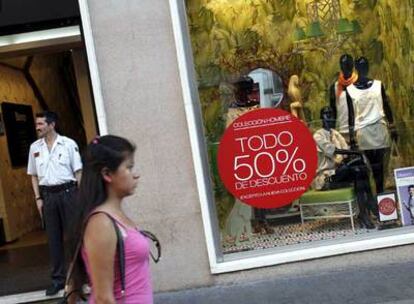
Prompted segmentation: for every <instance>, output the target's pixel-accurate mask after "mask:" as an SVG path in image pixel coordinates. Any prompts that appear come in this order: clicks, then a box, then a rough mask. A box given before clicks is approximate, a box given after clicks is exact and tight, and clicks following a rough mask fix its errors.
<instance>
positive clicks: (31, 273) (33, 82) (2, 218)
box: [0, 25, 99, 298]
mask: <svg viewBox="0 0 414 304" xmlns="http://www.w3.org/2000/svg"><path fill="white" fill-rule="evenodd" d="M0 109H2V110H0V112H1V113H0V273H2V274H7V275H2V276H0V298H1V297H2V296H6V295H13V294H21V293H27V292H33V291H36V290H42V294H44V291H43V290H44V289H45V288H46V287H47V286H48V285H49V284H50V277H49V276H50V273H49V253H48V248H47V238H46V235H45V232H44V231H43V230H42V228H41V221H40V217H39V215H38V213H37V210H36V207H35V202H34V197H33V190H32V187H31V183H30V178H29V176H28V175H27V174H26V164H25V163H21V162H19V163H14V162H12V159H14V158H16V155H19V154H20V156H21V157H20V159H23V160H24V159H27V157H28V155H27V151H28V150H27V146H28V145H30V144H31V142H32V140H29V139H30V136H28V133H30V132H24V131H22V132H21V133H20V132H19V134H16V132H14V131H11V130H14V129H13V128H12V123H11V121H12V120H13V119H15V120H16V121H19V122H20V123H24V125H25V129H27V130H30V129H32V130H34V124H33V118H34V115H35V114H36V113H38V112H41V111H44V110H50V111H54V112H56V113H57V114H58V116H59V128H58V132H59V133H61V134H63V135H65V136H68V137H70V138H72V139H74V140H75V141H76V142H77V144H78V146H79V149H80V151H81V152H82V151H83V150H84V148H85V147H86V144H87V143H88V142H89V141H91V139H92V138H94V137H95V136H96V135H97V134H99V128H98V121H97V115H96V109H95V102H94V96H93V93H92V89H91V78H90V73H89V65H88V60H87V56H86V50H85V44H84V41H83V38H82V34H81V27H80V26H79V25H70V26H60V27H58V28H51V29H42V30H39V31H34V32H26V33H17V34H12V35H4V36H0ZM13 109H14V110H13ZM19 109H20V110H19ZM21 109H24V114H23V113H21V112H20V111H21ZM13 111H14V112H13ZM10 113H12V115H11V116H12V118H13V119H12V120H10V119H9V118H10ZM12 141H13V142H14V144H11V142H12ZM24 153H26V155H24Z"/></svg>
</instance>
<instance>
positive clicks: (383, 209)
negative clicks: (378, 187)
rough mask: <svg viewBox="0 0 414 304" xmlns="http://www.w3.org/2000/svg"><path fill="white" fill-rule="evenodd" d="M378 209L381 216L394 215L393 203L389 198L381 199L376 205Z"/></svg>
mask: <svg viewBox="0 0 414 304" xmlns="http://www.w3.org/2000/svg"><path fill="white" fill-rule="evenodd" d="M378 209H379V212H380V213H382V214H383V215H391V214H393V213H394V211H395V209H396V207H395V202H394V200H392V199H391V198H389V197H386V198H383V199H382V200H381V201H380V202H379V203H378Z"/></svg>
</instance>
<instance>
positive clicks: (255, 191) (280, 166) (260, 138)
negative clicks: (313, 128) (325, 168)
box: [217, 109, 318, 208]
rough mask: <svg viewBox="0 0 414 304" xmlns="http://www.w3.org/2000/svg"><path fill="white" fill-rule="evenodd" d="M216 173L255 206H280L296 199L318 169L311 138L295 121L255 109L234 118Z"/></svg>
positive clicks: (279, 112)
mask: <svg viewBox="0 0 414 304" xmlns="http://www.w3.org/2000/svg"><path fill="white" fill-rule="evenodd" d="M217 158H218V159H217V161H218V169H219V174H220V177H221V179H222V181H223V183H224V185H225V186H226V188H227V189H228V190H229V191H230V192H231V193H232V194H233V195H234V196H235V197H237V198H238V199H240V200H241V201H243V202H245V203H246V204H249V205H251V206H254V207H258V208H278V207H283V206H285V205H288V204H290V203H291V202H292V201H293V200H295V199H297V198H299V197H300V196H301V195H302V194H303V193H304V192H305V191H306V190H307V188H308V187H309V185H310V184H311V182H312V180H313V178H314V176H315V173H316V168H317V158H318V157H317V151H316V145H315V142H314V140H313V137H312V134H311V133H310V131H309V130H308V128H307V127H306V126H305V124H304V123H303V122H301V121H300V120H299V119H297V118H296V117H294V116H292V115H291V114H290V113H289V112H286V111H283V110H278V109H259V110H255V111H251V112H248V113H246V114H244V115H242V116H240V117H239V118H237V119H236V120H235V121H234V122H233V123H232V124H231V125H230V126H229V127H228V128H227V129H226V131H225V133H224V135H223V137H222V139H221V141H220V145H219V150H218V156H217Z"/></svg>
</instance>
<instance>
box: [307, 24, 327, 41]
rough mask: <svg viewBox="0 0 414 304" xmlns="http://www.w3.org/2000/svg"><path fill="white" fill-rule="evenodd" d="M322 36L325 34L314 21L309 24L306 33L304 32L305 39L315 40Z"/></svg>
mask: <svg viewBox="0 0 414 304" xmlns="http://www.w3.org/2000/svg"><path fill="white" fill-rule="evenodd" d="M324 35H325V34H324V33H323V31H322V28H321V24H320V23H319V21H314V22H312V23H311V24H309V26H308V29H307V32H306V37H308V38H316V37H321V36H324Z"/></svg>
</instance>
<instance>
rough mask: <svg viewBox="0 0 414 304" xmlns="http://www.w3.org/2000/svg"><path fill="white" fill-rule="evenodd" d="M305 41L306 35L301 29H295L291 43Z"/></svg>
mask: <svg viewBox="0 0 414 304" xmlns="http://www.w3.org/2000/svg"><path fill="white" fill-rule="evenodd" d="M303 39H306V34H305V31H304V30H303V28H301V27H297V28H296V29H295V31H294V32H293V41H300V40H303Z"/></svg>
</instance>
